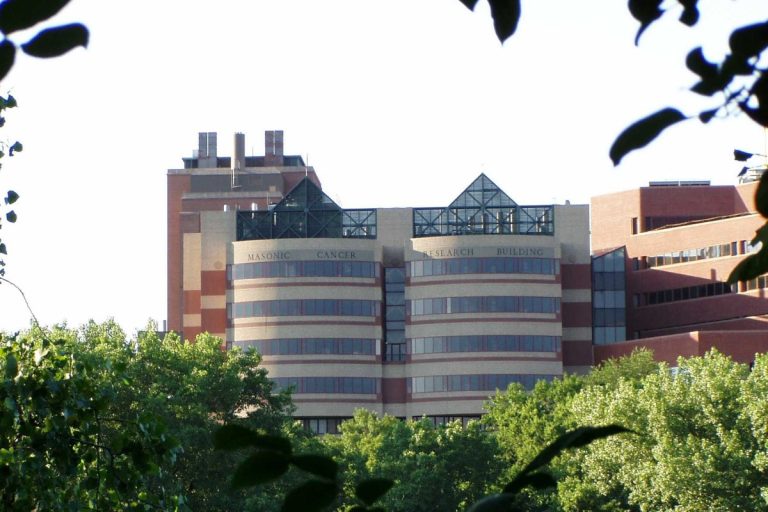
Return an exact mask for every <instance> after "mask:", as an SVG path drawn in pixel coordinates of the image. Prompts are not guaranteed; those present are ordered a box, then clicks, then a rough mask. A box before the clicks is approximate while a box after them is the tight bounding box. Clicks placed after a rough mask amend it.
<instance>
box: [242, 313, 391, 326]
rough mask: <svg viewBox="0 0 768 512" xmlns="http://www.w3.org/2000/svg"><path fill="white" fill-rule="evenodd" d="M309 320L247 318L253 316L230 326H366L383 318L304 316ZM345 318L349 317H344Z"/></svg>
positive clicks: (372, 324) (379, 322)
mask: <svg viewBox="0 0 768 512" xmlns="http://www.w3.org/2000/svg"><path fill="white" fill-rule="evenodd" d="M270 318H279V317H270ZM283 318H296V317H295V316H291V317H283ZM304 318H306V319H307V320H304V321H296V320H292V321H280V320H270V321H268V322H254V321H250V322H248V321H247V320H251V318H238V319H236V320H235V321H234V322H232V321H231V320H230V322H229V326H228V327H232V328H235V329H237V328H239V327H265V326H267V327H269V326H276V327H277V326H281V327H282V326H288V325H364V326H370V327H380V326H381V319H380V318H379V317H377V318H375V319H372V320H361V321H359V322H355V321H353V320H313V319H312V318H311V317H304ZM322 318H328V317H322ZM343 318H349V317H343Z"/></svg>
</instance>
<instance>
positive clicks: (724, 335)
mask: <svg viewBox="0 0 768 512" xmlns="http://www.w3.org/2000/svg"><path fill="white" fill-rule="evenodd" d="M638 347H645V348H649V349H651V350H652V351H653V357H654V359H655V360H656V361H664V362H666V363H668V364H670V365H672V366H676V365H677V358H678V357H680V356H683V357H693V356H703V355H704V354H706V353H707V352H708V351H709V350H711V349H712V348H716V349H717V350H718V351H719V352H722V353H723V354H726V355H728V356H730V357H731V358H733V359H734V360H735V361H737V362H740V363H750V362H752V361H753V360H754V357H755V354H756V353H765V352H768V332H766V331H700V332H690V333H685V334H673V335H669V336H659V337H656V338H647V339H644V340H639V341H632V342H625V343H617V344H614V345H596V346H595V347H594V353H595V364H599V363H601V362H603V361H605V360H606V359H609V358H614V357H621V356H626V355H629V354H631V353H632V351H633V350H634V349H635V348H638Z"/></svg>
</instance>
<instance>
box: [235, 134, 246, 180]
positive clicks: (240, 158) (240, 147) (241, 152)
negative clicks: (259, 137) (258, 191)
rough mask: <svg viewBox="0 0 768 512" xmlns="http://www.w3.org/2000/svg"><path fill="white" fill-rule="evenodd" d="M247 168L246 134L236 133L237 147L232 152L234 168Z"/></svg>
mask: <svg viewBox="0 0 768 512" xmlns="http://www.w3.org/2000/svg"><path fill="white" fill-rule="evenodd" d="M242 169H245V134H244V133H236V134H235V147H234V151H233V153H232V170H233V171H234V170H242Z"/></svg>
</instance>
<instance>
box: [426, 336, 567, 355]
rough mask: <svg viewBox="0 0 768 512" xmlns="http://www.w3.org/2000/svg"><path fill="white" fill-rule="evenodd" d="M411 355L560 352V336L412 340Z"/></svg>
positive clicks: (442, 337)
mask: <svg viewBox="0 0 768 512" xmlns="http://www.w3.org/2000/svg"><path fill="white" fill-rule="evenodd" d="M411 352H412V353H413V354H438V353H444V352H560V336H533V335H506V336H505V335H499V336H496V335H488V336H433V337H429V338H413V339H412V340H411Z"/></svg>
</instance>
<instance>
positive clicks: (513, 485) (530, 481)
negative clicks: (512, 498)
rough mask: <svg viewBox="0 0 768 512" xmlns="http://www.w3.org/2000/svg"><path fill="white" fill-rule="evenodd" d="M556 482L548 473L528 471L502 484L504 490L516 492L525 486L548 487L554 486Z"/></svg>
mask: <svg viewBox="0 0 768 512" xmlns="http://www.w3.org/2000/svg"><path fill="white" fill-rule="evenodd" d="M556 486H557V482H556V481H555V479H554V478H553V477H552V475H550V474H549V473H543V472H539V473H530V474H527V475H524V474H522V473H521V474H520V475H518V476H517V478H515V479H514V480H512V481H511V482H509V483H508V484H507V485H505V486H504V492H505V493H510V494H516V493H518V492H520V490H521V489H524V488H526V487H533V488H534V489H548V488H550V487H556Z"/></svg>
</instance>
